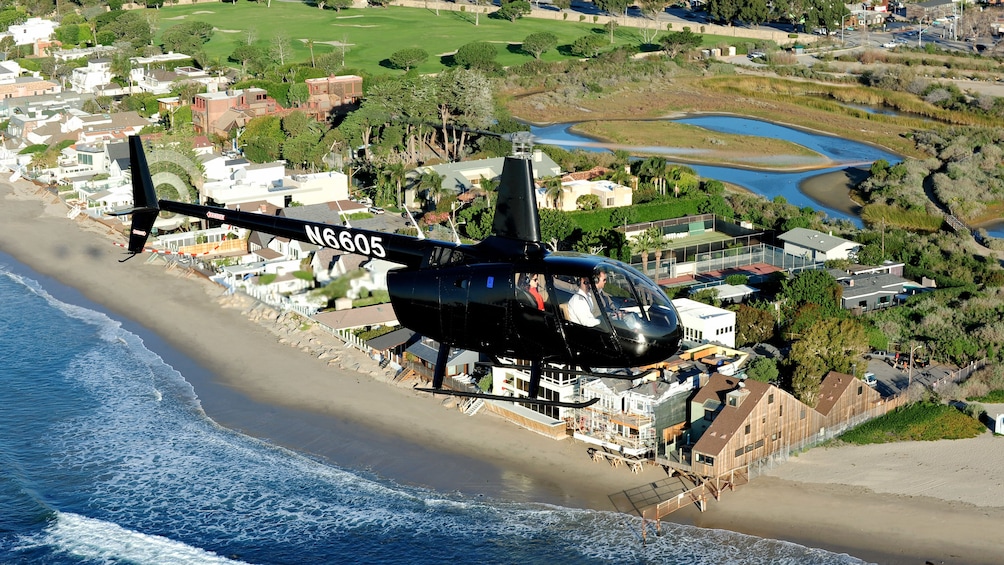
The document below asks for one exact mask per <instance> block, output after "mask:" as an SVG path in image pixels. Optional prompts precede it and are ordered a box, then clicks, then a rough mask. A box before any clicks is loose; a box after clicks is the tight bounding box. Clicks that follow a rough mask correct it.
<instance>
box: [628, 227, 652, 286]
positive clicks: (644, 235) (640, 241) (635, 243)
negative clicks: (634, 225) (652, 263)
mask: <svg viewBox="0 0 1004 565" xmlns="http://www.w3.org/2000/svg"><path fill="white" fill-rule="evenodd" d="M652 235H653V234H652V231H651V230H645V231H643V232H641V233H640V234H638V235H636V236H634V239H632V240H631V251H633V252H635V253H637V254H639V255H641V272H642V273H643V274H644V275H645V276H648V256H649V254H650V253H651V252H652V249H654V248H655V240H654V238H653V237H652Z"/></svg>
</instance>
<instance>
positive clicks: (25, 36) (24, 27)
mask: <svg viewBox="0 0 1004 565" xmlns="http://www.w3.org/2000/svg"><path fill="white" fill-rule="evenodd" d="M55 31H56V22H54V21H52V20H43V19H42V18H28V20H27V21H26V22H24V23H23V24H20V25H12V26H10V28H9V29H8V30H7V34H8V35H10V36H11V37H13V38H14V44H15V45H32V44H34V43H35V42H36V41H45V40H47V39H49V38H50V37H52V34H53V33H55Z"/></svg>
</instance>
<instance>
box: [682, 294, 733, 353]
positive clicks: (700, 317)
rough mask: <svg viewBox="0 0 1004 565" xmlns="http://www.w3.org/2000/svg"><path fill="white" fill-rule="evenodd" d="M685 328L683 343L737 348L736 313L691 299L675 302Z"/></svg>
mask: <svg viewBox="0 0 1004 565" xmlns="http://www.w3.org/2000/svg"><path fill="white" fill-rule="evenodd" d="M673 306H674V307H676V311H677V313H679V315H680V326H682V327H683V341H684V343H687V344H691V345H701V344H704V343H717V344H719V345H724V346H726V347H735V346H736V313H735V312H732V311H729V310H725V309H723V308H717V307H715V306H710V305H708V304H704V303H703V302H697V301H696V300H691V299H689V298H677V299H675V300H673Z"/></svg>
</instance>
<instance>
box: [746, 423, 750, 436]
mask: <svg viewBox="0 0 1004 565" xmlns="http://www.w3.org/2000/svg"><path fill="white" fill-rule="evenodd" d="M746 433H747V434H748V433H750V425H749V424H746Z"/></svg>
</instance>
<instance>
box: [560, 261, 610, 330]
mask: <svg viewBox="0 0 1004 565" xmlns="http://www.w3.org/2000/svg"><path fill="white" fill-rule="evenodd" d="M599 277H603V283H605V282H606V274H605V273H600V274H599V276H597V277H594V278H596V279H597V280H596V287H597V288H602V287H601V286H600V285H601V284H602V283H601V282H600V280H599ZM594 312H596V313H598V312H599V309H598V308H596V304H595V302H594V300H593V294H592V292H591V291H590V288H589V277H582V278H580V279H579V290H578V291H576V293H575V294H573V295H572V298H570V299H569V300H568V319H569V320H571V321H572V322H575V323H576V324H579V325H580V326H586V327H587V328H592V327H596V326H598V325H600V319H599V317H598V316H597V314H594Z"/></svg>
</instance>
